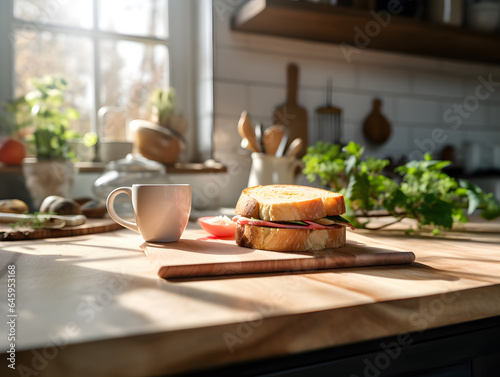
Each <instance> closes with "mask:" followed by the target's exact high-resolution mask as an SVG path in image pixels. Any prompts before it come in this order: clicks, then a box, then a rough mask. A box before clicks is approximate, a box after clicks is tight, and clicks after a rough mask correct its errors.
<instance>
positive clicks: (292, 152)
mask: <svg viewBox="0 0 500 377" xmlns="http://www.w3.org/2000/svg"><path fill="white" fill-rule="evenodd" d="M303 147H304V141H302V139H301V138H300V137H298V138H296V139H293V141H292V142H291V143H290V145H289V146H288V149H287V151H286V153H285V156H287V157H297V155H298V154H299V153H300V151H301V150H302V148H303Z"/></svg>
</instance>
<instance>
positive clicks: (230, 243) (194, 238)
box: [142, 230, 415, 278]
mask: <svg viewBox="0 0 500 377" xmlns="http://www.w3.org/2000/svg"><path fill="white" fill-rule="evenodd" d="M347 239H348V241H347V245H346V246H345V247H343V248H340V249H326V250H322V251H317V252H300V253H292V252H290V253H288V252H276V251H265V250H256V249H249V248H245V247H240V246H238V245H236V243H235V241H234V239H217V238H215V237H212V236H210V235H208V234H207V233H205V232H204V231H202V230H186V231H185V232H184V234H183V235H182V239H181V240H180V241H178V242H172V243H162V244H152V243H144V244H143V245H142V247H143V250H144V252H145V253H146V255H147V256H148V259H149V260H150V261H151V263H152V264H153V265H154V267H155V269H156V270H157V272H158V275H159V276H160V277H162V278H181V277H195V276H216V275H234V274H248V273H263V272H264V273H265V272H279V271H305V270H320V269H327V268H345V267H365V266H381V265H391V264H408V263H412V262H413V261H414V260H415V254H413V253H412V252H411V251H403V250H401V249H398V248H395V247H391V246H388V245H385V244H382V243H380V242H377V241H373V240H371V239H370V238H368V237H364V236H361V235H358V234H355V233H353V232H348V233H347Z"/></svg>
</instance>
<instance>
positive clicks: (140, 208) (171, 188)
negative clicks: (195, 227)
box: [106, 184, 191, 242]
mask: <svg viewBox="0 0 500 377" xmlns="http://www.w3.org/2000/svg"><path fill="white" fill-rule="evenodd" d="M122 193H123V194H127V195H128V196H130V198H131V199H132V206H133V207H134V218H135V222H133V221H128V220H125V219H123V218H121V217H120V216H118V214H117V213H116V211H115V209H114V207H113V202H114V200H115V198H116V197H117V196H118V195H119V194H122ZM106 207H107V209H108V212H109V215H110V216H111V218H112V219H113V220H115V221H116V222H117V223H118V224H120V225H122V226H124V227H125V228H128V229H130V230H133V231H134V232H137V233H139V234H140V235H141V236H142V238H143V239H144V241H147V242H174V241H178V240H179V239H180V238H181V235H182V233H183V232H184V229H186V226H187V223H188V221H189V215H190V213H191V186H190V185H184V184H178V185H171V184H144V185H132V187H119V188H117V189H115V190H113V191H112V192H111V193H110V194H109V195H108V199H107V200H106Z"/></svg>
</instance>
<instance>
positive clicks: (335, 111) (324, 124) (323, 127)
mask: <svg viewBox="0 0 500 377" xmlns="http://www.w3.org/2000/svg"><path fill="white" fill-rule="evenodd" d="M332 93H333V85H332V80H331V79H329V80H328V82H327V84H326V106H323V107H319V108H318V109H316V118H317V122H318V123H317V125H316V128H315V130H314V138H315V140H314V141H315V142H318V141H323V142H330V143H334V144H340V143H341V139H342V123H341V122H342V109H341V108H339V107H335V106H333V105H332V96H333V95H332Z"/></svg>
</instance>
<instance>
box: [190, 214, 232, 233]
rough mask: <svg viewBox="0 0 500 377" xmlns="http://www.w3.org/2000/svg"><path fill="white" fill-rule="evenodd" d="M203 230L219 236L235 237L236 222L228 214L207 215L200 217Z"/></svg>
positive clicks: (199, 220)
mask: <svg viewBox="0 0 500 377" xmlns="http://www.w3.org/2000/svg"><path fill="white" fill-rule="evenodd" d="M198 222H199V223H200V225H201V227H202V228H203V230H205V231H206V232H208V233H210V234H211V235H213V236H215V237H219V238H230V237H233V238H234V237H235V232H236V223H235V222H234V221H232V220H231V219H230V218H229V217H227V216H207V217H200V218H199V219H198Z"/></svg>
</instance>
